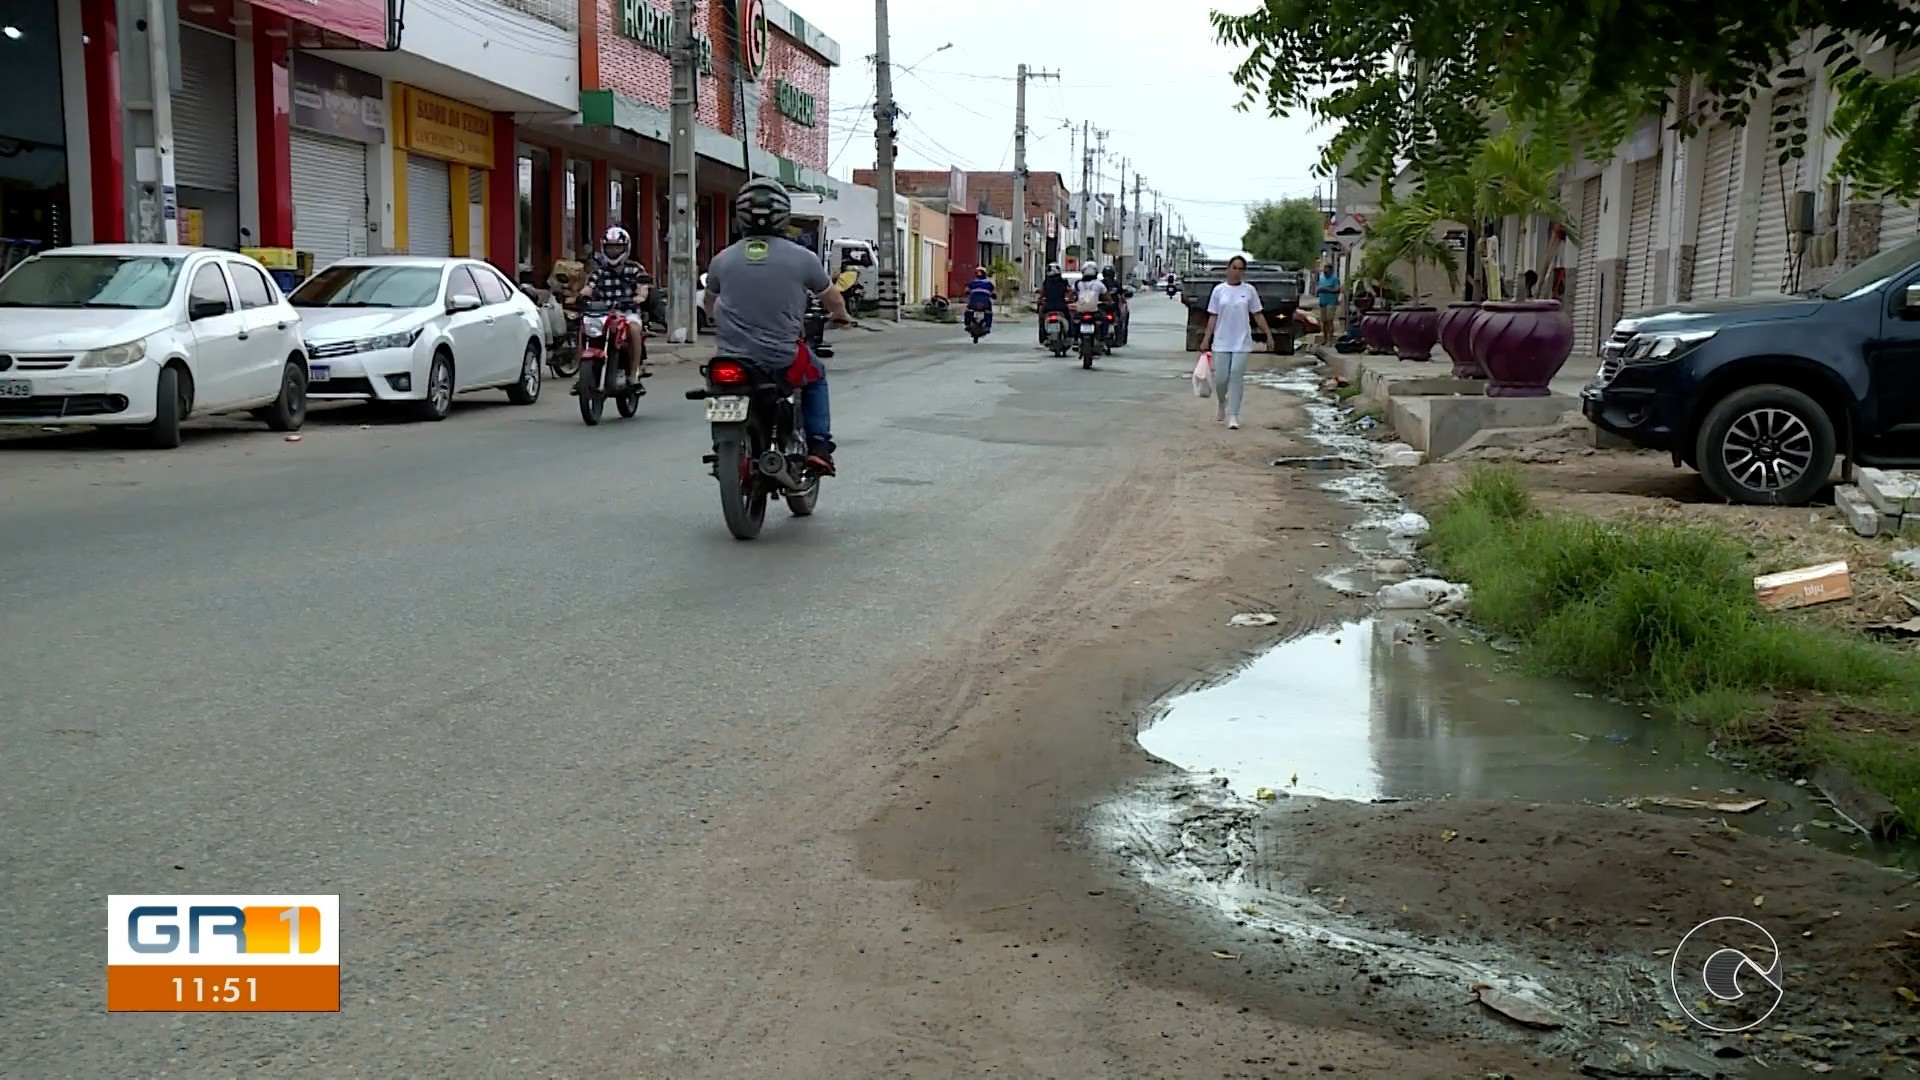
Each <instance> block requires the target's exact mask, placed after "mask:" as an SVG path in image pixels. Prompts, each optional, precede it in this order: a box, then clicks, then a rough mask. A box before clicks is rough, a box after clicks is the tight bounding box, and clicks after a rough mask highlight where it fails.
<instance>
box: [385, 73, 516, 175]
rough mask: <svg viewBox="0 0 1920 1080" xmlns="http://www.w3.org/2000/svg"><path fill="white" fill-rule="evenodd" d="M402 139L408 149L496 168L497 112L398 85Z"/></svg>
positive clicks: (464, 162) (462, 162)
mask: <svg viewBox="0 0 1920 1080" xmlns="http://www.w3.org/2000/svg"><path fill="white" fill-rule="evenodd" d="M395 85H396V87H397V88H398V90H399V94H400V101H399V105H400V116H401V118H402V132H403V135H402V139H401V142H402V144H403V145H404V146H405V148H406V149H407V150H410V151H413V152H415V153H420V154H426V155H427V156H429V157H437V158H444V159H445V160H447V161H452V162H456V163H458V164H461V165H473V166H476V167H478V168H482V169H491V168H493V114H492V113H490V112H487V111H486V110H485V109H476V108H474V107H473V106H471V105H462V104H461V103H460V102H458V101H455V100H453V99H452V98H443V97H441V96H440V95H438V94H429V93H427V92H426V91H425V90H416V89H414V88H413V87H411V86H401V85H399V84H395Z"/></svg>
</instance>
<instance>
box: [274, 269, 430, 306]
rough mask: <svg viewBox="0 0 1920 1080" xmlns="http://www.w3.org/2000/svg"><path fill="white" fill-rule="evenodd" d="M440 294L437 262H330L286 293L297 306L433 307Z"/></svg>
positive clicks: (289, 299)
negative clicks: (423, 264) (383, 264)
mask: <svg viewBox="0 0 1920 1080" xmlns="http://www.w3.org/2000/svg"><path fill="white" fill-rule="evenodd" d="M439 295H440V268H439V267H437V266H329V267H327V268H326V269H325V270H322V271H320V272H319V273H317V274H315V275H313V276H312V277H310V278H308V279H307V280H306V281H304V282H302V283H301V284H300V287H299V288H297V289H295V290H293V295H292V296H289V297H287V299H288V301H289V302H291V303H292V304H293V306H294V307H310V308H329V307H333V308H340V307H377V308H418V307H431V306H432V305H433V302H434V300H435V299H436V298H437V297H439Z"/></svg>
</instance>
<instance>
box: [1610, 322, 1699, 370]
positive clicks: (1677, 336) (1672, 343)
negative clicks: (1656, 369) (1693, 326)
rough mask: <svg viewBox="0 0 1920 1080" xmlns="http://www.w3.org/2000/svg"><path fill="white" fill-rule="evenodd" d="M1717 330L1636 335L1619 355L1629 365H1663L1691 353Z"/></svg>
mask: <svg viewBox="0 0 1920 1080" xmlns="http://www.w3.org/2000/svg"><path fill="white" fill-rule="evenodd" d="M1717 333H1719V331H1718V330H1680V331H1671V332H1667V333H1661V332H1658V331H1656V332H1654V333H1651V334H1636V335H1634V338H1633V340H1632V341H1629V342H1627V348H1626V351H1625V352H1624V353H1622V354H1621V357H1620V358H1621V359H1622V360H1625V361H1626V362H1627V363H1629V364H1664V363H1666V362H1667V361H1669V360H1678V359H1679V358H1680V357H1682V356H1684V355H1686V354H1687V353H1689V352H1692V351H1693V350H1694V349H1695V348H1697V347H1698V346H1699V345H1700V343H1701V342H1703V341H1705V340H1707V339H1708V338H1710V337H1712V336H1713V335H1715V334H1717Z"/></svg>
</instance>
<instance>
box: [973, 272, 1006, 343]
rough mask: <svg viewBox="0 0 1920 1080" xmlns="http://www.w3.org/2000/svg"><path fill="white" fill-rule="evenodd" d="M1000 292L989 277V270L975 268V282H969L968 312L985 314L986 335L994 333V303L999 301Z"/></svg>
mask: <svg viewBox="0 0 1920 1080" xmlns="http://www.w3.org/2000/svg"><path fill="white" fill-rule="evenodd" d="M998 296H999V290H997V289H995V288H994V286H993V279H992V278H990V277H988V276H987V268H986V267H984V266H976V267H974V268H973V280H972V281H969V282H967V310H968V311H979V312H984V313H985V322H986V333H989V334H991V333H993V302H994V300H996V299H998Z"/></svg>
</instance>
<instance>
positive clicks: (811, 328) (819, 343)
mask: <svg viewBox="0 0 1920 1080" xmlns="http://www.w3.org/2000/svg"><path fill="white" fill-rule="evenodd" d="M802 322H803V329H804V331H805V333H806V336H807V348H809V349H812V350H813V351H814V354H815V355H816V356H818V357H820V359H822V360H831V359H833V348H832V346H830V345H828V344H827V306H826V305H825V304H822V303H821V302H820V298H819V297H817V296H812V297H808V298H807V314H806V317H805V319H804V320H802Z"/></svg>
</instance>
